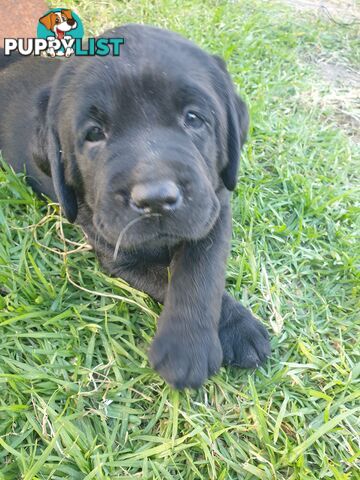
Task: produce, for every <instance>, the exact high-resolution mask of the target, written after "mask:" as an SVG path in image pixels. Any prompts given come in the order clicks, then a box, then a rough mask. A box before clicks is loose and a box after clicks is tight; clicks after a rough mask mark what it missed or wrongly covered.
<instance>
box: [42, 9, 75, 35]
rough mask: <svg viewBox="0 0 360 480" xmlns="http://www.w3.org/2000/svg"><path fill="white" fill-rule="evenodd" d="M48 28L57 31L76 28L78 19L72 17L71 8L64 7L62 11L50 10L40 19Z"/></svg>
mask: <svg viewBox="0 0 360 480" xmlns="http://www.w3.org/2000/svg"><path fill="white" fill-rule="evenodd" d="M39 22H40V23H42V24H43V25H44V26H45V27H46V28H47V29H48V30H51V31H52V32H54V33H57V31H58V30H60V31H62V32H68V31H69V30H72V29H73V28H76V21H75V20H74V19H73V17H72V13H71V10H67V9H63V10H61V11H60V12H50V13H48V14H47V15H44V16H43V17H41V18H40V19H39Z"/></svg>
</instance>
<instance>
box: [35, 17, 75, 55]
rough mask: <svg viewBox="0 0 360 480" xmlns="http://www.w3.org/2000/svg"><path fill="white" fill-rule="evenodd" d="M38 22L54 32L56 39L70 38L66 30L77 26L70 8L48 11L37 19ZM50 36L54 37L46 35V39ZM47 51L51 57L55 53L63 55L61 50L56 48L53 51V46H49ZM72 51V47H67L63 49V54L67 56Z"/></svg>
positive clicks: (49, 38)
mask: <svg viewBox="0 0 360 480" xmlns="http://www.w3.org/2000/svg"><path fill="white" fill-rule="evenodd" d="M39 22H40V23H42V24H43V25H44V26H45V27H46V28H47V29H48V30H51V31H52V32H54V35H55V38H56V39H58V40H63V39H65V40H70V39H71V38H72V37H71V36H70V35H66V32H69V31H70V30H73V29H75V28H76V27H77V22H76V20H74V19H73V17H72V12H71V10H64V9H63V10H61V11H59V12H50V13H48V14H47V15H44V16H43V17H41V18H40V19H39ZM52 38H54V37H51V36H50V37H47V39H48V40H51V39H52ZM47 53H48V54H49V55H50V56H51V57H55V55H58V56H63V55H64V52H63V51H62V50H58V51H57V52H56V53H55V50H54V48H49V49H48V50H47ZM72 53H74V50H73V49H72V48H67V49H66V51H65V56H66V57H69V56H70V55H71V54H72Z"/></svg>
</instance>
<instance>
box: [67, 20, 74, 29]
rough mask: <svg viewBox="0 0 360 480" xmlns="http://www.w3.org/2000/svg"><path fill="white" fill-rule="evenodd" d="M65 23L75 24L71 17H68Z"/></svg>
mask: <svg viewBox="0 0 360 480" xmlns="http://www.w3.org/2000/svg"><path fill="white" fill-rule="evenodd" d="M66 23H67V24H68V25H70V27H72V26H73V25H74V24H75V20H74V19H73V18H68V19H67V20H66Z"/></svg>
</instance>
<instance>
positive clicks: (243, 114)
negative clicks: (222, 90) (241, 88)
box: [214, 55, 249, 190]
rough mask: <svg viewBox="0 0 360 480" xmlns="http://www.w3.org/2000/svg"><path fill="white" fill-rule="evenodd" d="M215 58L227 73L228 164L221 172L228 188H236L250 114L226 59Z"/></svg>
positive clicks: (224, 72)
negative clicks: (239, 93)
mask: <svg viewBox="0 0 360 480" xmlns="http://www.w3.org/2000/svg"><path fill="white" fill-rule="evenodd" d="M214 59H215V61H216V63H217V65H218V67H220V68H221V70H222V72H223V74H225V75H224V76H225V83H226V87H227V88H226V101H225V103H226V117H227V156H228V158H227V164H226V165H225V167H224V168H223V170H222V172H221V174H220V175H221V178H222V180H223V182H224V185H225V187H226V188H227V189H228V190H234V189H235V186H236V182H237V173H238V169H239V162H240V152H241V149H242V147H243V145H244V143H245V142H246V138H247V133H248V129H249V114H248V110H247V107H246V105H245V103H244V102H243V101H242V100H241V98H240V97H239V96H238V95H237V94H236V92H235V90H234V85H233V83H232V80H231V78H230V75H229V74H228V71H227V69H226V64H225V62H224V60H223V59H222V58H220V57H218V56H216V55H215V56H214Z"/></svg>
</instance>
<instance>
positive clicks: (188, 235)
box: [93, 197, 220, 250]
mask: <svg viewBox="0 0 360 480" xmlns="http://www.w3.org/2000/svg"><path fill="white" fill-rule="evenodd" d="M219 212H220V203H219V201H218V199H217V198H216V197H215V198H214V199H213V201H212V202H211V205H209V209H208V211H207V212H201V213H202V216H201V217H200V215H199V217H200V218H198V219H197V221H192V222H188V223H184V221H181V222H180V221H177V218H176V215H174V216H173V217H169V218H166V217H163V216H161V215H158V214H149V215H143V216H133V217H131V218H130V217H129V218H128V219H126V218H118V217H116V216H115V217H114V218H112V219H109V218H108V215H103V214H101V212H100V213H94V215H93V225H94V227H95V230H96V232H97V234H98V235H99V236H100V237H102V238H103V239H104V240H105V241H106V242H107V243H108V244H110V245H112V246H114V249H118V250H133V249H136V248H149V249H150V248H151V249H156V248H162V247H170V248H171V247H175V246H176V245H178V244H180V243H182V242H184V241H197V240H200V239H202V238H204V237H206V236H207V235H208V234H209V232H210V231H211V229H212V228H213V226H214V225H215V222H216V220H217V218H218V216H219ZM109 220H110V221H109ZM111 220H113V221H111ZM193 220H194V219H193Z"/></svg>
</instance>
